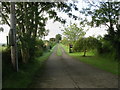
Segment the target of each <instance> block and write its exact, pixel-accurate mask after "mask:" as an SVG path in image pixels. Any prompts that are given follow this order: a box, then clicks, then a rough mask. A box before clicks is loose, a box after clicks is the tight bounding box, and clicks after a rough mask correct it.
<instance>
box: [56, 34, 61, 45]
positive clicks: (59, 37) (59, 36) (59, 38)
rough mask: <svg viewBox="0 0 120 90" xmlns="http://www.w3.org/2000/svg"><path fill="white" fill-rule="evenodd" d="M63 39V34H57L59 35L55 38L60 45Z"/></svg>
mask: <svg viewBox="0 0 120 90" xmlns="http://www.w3.org/2000/svg"><path fill="white" fill-rule="evenodd" d="M61 39H62V35H61V34H57V35H56V36H55V41H56V43H59V42H60V40H61Z"/></svg>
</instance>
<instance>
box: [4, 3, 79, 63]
mask: <svg viewBox="0 0 120 90" xmlns="http://www.w3.org/2000/svg"><path fill="white" fill-rule="evenodd" d="M15 6H16V8H15V9H16V28H17V36H18V38H19V39H20V41H19V42H20V47H21V48H20V49H21V50H20V51H21V54H22V60H23V62H24V63H27V62H28V60H29V59H31V57H33V56H34V55H35V49H34V48H35V42H36V38H38V37H40V38H42V37H43V36H45V35H47V34H48V30H46V29H45V26H46V22H47V20H48V18H49V19H54V21H59V22H61V23H65V20H64V19H62V18H61V17H59V16H57V12H58V11H60V12H65V13H67V14H69V15H70V12H71V10H72V7H73V8H74V9H75V10H77V7H76V6H75V5H74V4H71V3H70V4H68V3H65V2H17V3H16V5H15ZM2 8H3V10H2V18H3V19H2V23H6V24H8V25H9V26H10V23H9V14H10V9H9V8H10V3H9V2H2ZM71 17H73V18H75V19H76V18H77V17H76V16H75V15H72V14H71Z"/></svg>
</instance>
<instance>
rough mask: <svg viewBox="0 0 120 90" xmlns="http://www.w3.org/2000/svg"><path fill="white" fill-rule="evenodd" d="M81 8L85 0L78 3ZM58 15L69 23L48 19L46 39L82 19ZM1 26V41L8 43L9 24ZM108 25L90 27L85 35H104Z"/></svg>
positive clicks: (74, 12) (59, 13) (78, 14)
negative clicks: (2, 29)
mask: <svg viewBox="0 0 120 90" xmlns="http://www.w3.org/2000/svg"><path fill="white" fill-rule="evenodd" d="M77 6H78V8H79V10H81V8H83V7H85V6H86V4H85V3H84V2H83V0H80V1H79V3H78V4H77ZM72 13H73V14H75V15H77V16H79V17H82V15H81V14H80V13H79V12H76V11H73V12H72ZM57 14H58V16H61V17H63V18H64V19H66V21H67V23H66V24H65V25H63V24H61V23H60V22H53V19H51V20H48V21H47V24H46V29H49V34H48V36H46V37H45V40H49V38H55V36H56V34H63V32H62V31H61V30H62V29H64V28H65V27H66V26H67V25H70V22H72V23H76V24H77V25H79V23H80V21H78V20H77V21H75V20H73V19H72V18H69V17H68V16H67V15H66V14H64V13H61V12H58V13H57ZM0 27H3V28H4V32H0V43H6V42H7V41H6V36H7V35H8V32H9V30H10V27H9V26H7V25H0ZM105 29H106V27H105V26H101V27H97V28H90V29H89V30H88V31H87V32H86V35H85V37H88V36H93V35H94V36H98V35H101V36H103V35H104V34H106V33H107V31H106V30H105Z"/></svg>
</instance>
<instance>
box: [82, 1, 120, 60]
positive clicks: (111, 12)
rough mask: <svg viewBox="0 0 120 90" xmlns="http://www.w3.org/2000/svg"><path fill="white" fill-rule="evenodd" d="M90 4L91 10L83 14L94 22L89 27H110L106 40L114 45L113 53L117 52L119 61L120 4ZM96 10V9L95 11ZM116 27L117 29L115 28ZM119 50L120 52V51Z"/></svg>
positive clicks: (88, 9)
mask: <svg viewBox="0 0 120 90" xmlns="http://www.w3.org/2000/svg"><path fill="white" fill-rule="evenodd" d="M97 3H98V4H96V2H95V1H93V2H89V6H90V7H91V8H90V7H89V8H86V9H83V12H82V13H84V14H85V15H86V16H91V17H92V21H91V22H90V24H89V25H91V26H97V27H98V26H100V25H105V26H107V27H108V29H107V31H108V34H106V35H105V37H104V39H105V40H108V41H109V42H110V43H111V45H112V50H111V51H112V52H116V57H117V59H118V60H119V55H120V52H118V51H120V48H119V46H120V41H119V39H120V37H118V36H120V33H119V32H120V31H119V29H118V28H117V26H118V27H119V25H118V17H119V11H120V8H119V6H120V2H115V1H114V2H109V1H108V2H100V1H99V2H97ZM93 8H94V9H93ZM114 26H115V27H116V29H115V28H114ZM118 49H119V50H118Z"/></svg>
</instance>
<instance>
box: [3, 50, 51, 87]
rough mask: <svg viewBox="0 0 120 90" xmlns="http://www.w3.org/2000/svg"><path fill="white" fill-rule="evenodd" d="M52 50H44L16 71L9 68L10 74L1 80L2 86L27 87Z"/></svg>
mask: <svg viewBox="0 0 120 90" xmlns="http://www.w3.org/2000/svg"><path fill="white" fill-rule="evenodd" d="M52 51H53V49H52V50H51V51H50V52H45V53H44V54H43V55H42V56H40V57H37V58H36V59H35V60H34V61H31V62H29V63H27V64H22V65H21V66H20V67H21V68H20V70H19V71H18V72H14V71H13V70H11V71H10V75H8V77H6V78H4V80H3V83H2V85H3V88H27V87H28V85H29V84H30V83H31V82H32V80H33V78H34V76H35V74H36V73H37V71H38V70H40V69H42V67H43V65H44V62H45V60H47V59H48V57H49V56H50V54H51V53H52Z"/></svg>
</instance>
